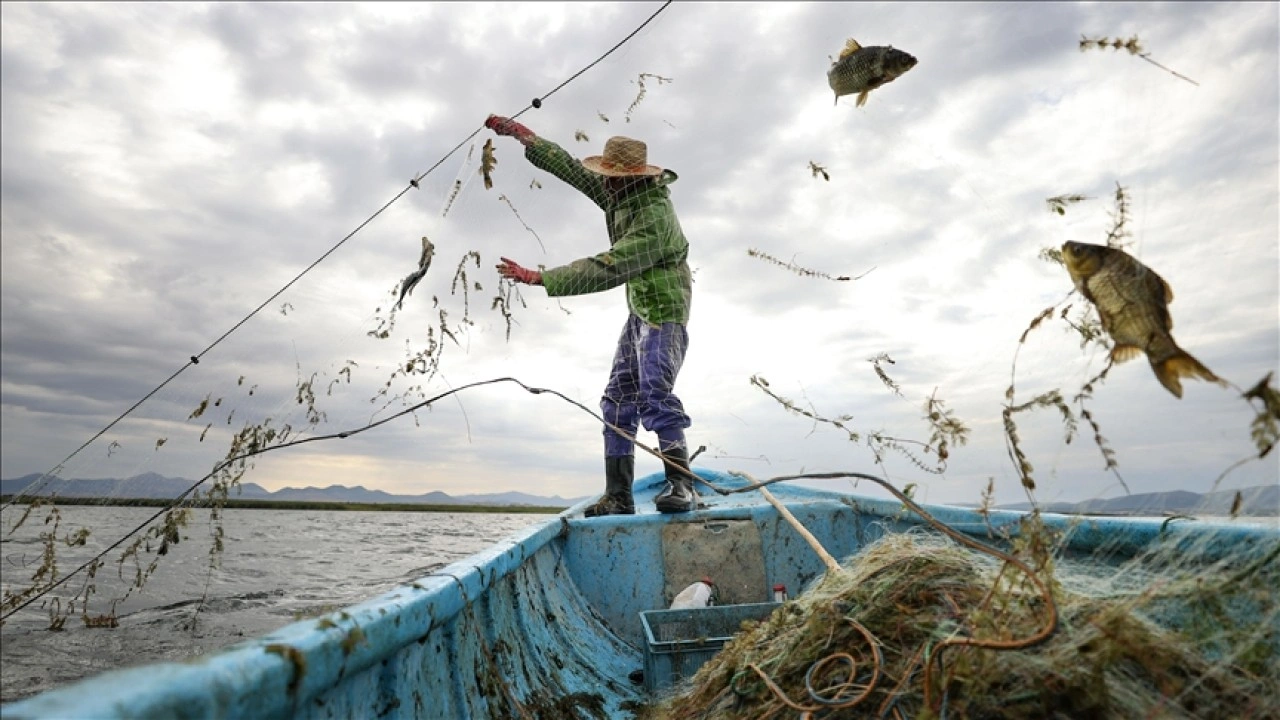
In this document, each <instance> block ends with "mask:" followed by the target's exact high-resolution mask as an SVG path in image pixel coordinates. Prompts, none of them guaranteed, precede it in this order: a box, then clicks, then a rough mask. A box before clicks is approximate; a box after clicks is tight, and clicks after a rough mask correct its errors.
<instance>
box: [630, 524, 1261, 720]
mask: <svg viewBox="0 0 1280 720" xmlns="http://www.w3.org/2000/svg"><path fill="white" fill-rule="evenodd" d="M1025 529H1026V527H1025V525H1024V530H1025ZM1041 530H1043V527H1041ZM1023 537H1028V538H1032V539H1034V538H1036V537H1040V538H1043V537H1044V535H1043V533H1040V534H1036V533H1032V534H1030V535H1023ZM1033 542H1034V540H1033ZM1020 543H1023V541H1020V540H1015V542H1014V549H1015V552H1017V551H1018V550H1019V547H1018V546H1019V544H1020ZM1165 545H1168V547H1161V548H1160V549H1158V550H1153V551H1149V552H1148V554H1147V555H1146V556H1145V557H1143V558H1141V559H1140V560H1131V561H1128V562H1125V563H1123V564H1120V565H1118V566H1117V565H1115V564H1107V565H1105V566H1103V567H1101V568H1100V566H1099V564H1098V563H1097V558H1098V555H1096V554H1095V555H1094V556H1093V558H1092V559H1085V560H1083V561H1081V560H1072V559H1068V558H1061V557H1060V558H1056V559H1051V558H1050V557H1049V556H1048V555H1041V558H1043V559H1044V560H1045V562H1039V561H1033V562H1031V563H1029V565H1031V566H1032V567H1034V568H1035V572H1036V573H1037V574H1038V575H1040V576H1041V578H1042V579H1043V580H1044V581H1045V582H1044V584H1043V585H1042V586H1041V587H1043V588H1044V589H1045V590H1047V591H1048V592H1051V593H1052V595H1053V597H1052V598H1046V597H1044V594H1043V593H1042V592H1040V591H1039V590H1037V589H1036V588H1037V586H1036V585H1033V584H1031V583H1028V582H1027V580H1028V579H1029V578H1026V577H1015V576H1016V575H1023V573H1022V572H1021V571H1019V570H1016V569H1015V568H1013V567H1011V566H1009V565H1008V564H1005V563H1000V562H997V561H996V560H995V559H994V558H993V557H991V556H988V555H985V554H982V553H979V552H975V551H972V550H969V549H966V548H963V547H961V546H960V545H958V544H956V543H954V542H952V541H950V540H949V539H948V538H946V537H944V536H942V535H938V534H935V533H929V532H910V533H895V534H891V535H887V536H885V537H884V538H882V539H880V540H879V541H877V542H876V543H875V544H873V545H871V546H869V547H868V548H866V550H865V551H864V552H862V553H859V554H858V555H856V556H854V557H853V558H851V559H850V560H849V561H847V562H846V563H844V564H843V566H842V568H843V572H839V573H828V574H827V576H826V577H825V578H823V579H821V580H819V581H818V582H817V583H815V587H813V588H811V589H809V590H808V591H807V592H805V593H804V594H803V595H801V596H799V597H797V598H796V599H794V600H793V601H790V602H787V603H786V604H784V605H783V606H781V607H780V608H779V609H778V610H777V611H775V612H774V613H773V614H772V615H771V616H770V617H769V618H768V619H766V620H764V621H761V622H759V623H744V624H743V629H742V631H741V632H740V633H739V634H738V635H737V636H736V637H735V638H734V639H733V640H732V641H731V642H730V643H728V644H727V645H726V646H725V648H724V650H723V651H722V652H721V653H720V654H718V655H717V656H716V657H715V658H713V659H712V660H711V661H709V662H708V663H707V664H705V665H703V666H702V668H701V669H700V670H699V671H698V673H697V674H696V675H695V676H694V677H693V678H691V679H690V680H689V681H688V682H687V683H686V684H685V686H684V687H682V688H678V689H677V690H676V692H677V693H679V694H677V695H674V696H671V697H668V698H667V699H665V700H664V701H663V702H661V703H660V704H657V705H655V706H653V707H651V708H649V710H648V712H647V713H646V715H645V717H649V718H658V717H661V718H673V719H681V718H753V719H756V720H767V719H768V718H795V717H801V718H815V719H816V718H896V719H904V718H937V717H946V718H1084V717H1089V718H1116V719H1120V718H1126V719H1127V718H1228V717H1230V718H1246V717H1247V718H1280V680H1277V673H1276V672H1275V668H1276V658H1277V657H1280V636H1278V635H1277V630H1276V628H1277V627H1280V625H1277V619H1280V614H1278V608H1277V593H1276V588H1277V587H1280V569H1278V568H1280V562H1278V560H1277V556H1278V555H1280V543H1275V546H1274V547H1264V548H1260V549H1259V548H1256V547H1255V548H1252V549H1251V552H1250V556H1251V558H1252V560H1251V561H1250V562H1247V563H1243V564H1242V563H1240V562H1239V560H1240V557H1239V553H1236V557H1235V560H1234V561H1233V560H1231V559H1226V560H1219V561H1216V562H1210V563H1208V564H1207V565H1206V564H1203V563H1198V562H1188V560H1189V559H1191V560H1194V558H1193V557H1192V556H1194V555H1196V552H1197V550H1196V549H1195V548H1189V547H1186V546H1177V545H1178V544H1177V543H1166V544H1165ZM1022 551H1023V552H1022V554H1024V556H1025V555H1031V556H1033V557H1034V555H1035V554H1036V553H1035V550H1034V548H1029V546H1028V545H1026V544H1023V547H1022ZM1254 551H1256V552H1254ZM1002 566H1003V567H1002ZM1193 566H1194V567H1193ZM1055 607H1056V612H1057V623H1056V627H1055V626H1054V624H1053V623H1050V625H1049V628H1047V629H1048V630H1050V632H1044V631H1043V630H1044V629H1042V627H1041V626H1043V625H1045V617H1046V615H1049V616H1052V613H1054V608H1055ZM1232 618H1235V621H1234V622H1233V621H1232ZM1240 618H1247V622H1246V623H1244V624H1241V623H1240V622H1239V619H1240ZM1040 633H1043V640H1042V641H1039V642H1035V643H1033V644H1032V645H1031V646H1029V647H1024V648H1022V649H1009V648H1008V646H1010V645H1014V644H1016V642H1015V641H1016V639H1018V638H1029V637H1031V638H1034V636H1036V635H1037V634H1040ZM956 637H965V638H968V639H969V640H971V641H976V642H974V643H971V644H969V645H968V646H956V644H955V640H954V639H955V638H956ZM948 639H950V642H951V643H952V644H951V646H950V647H946V645H947V642H946V641H948ZM966 642H967V641H966ZM1002 645H1004V646H1005V647H1004V648H1001V646H1002ZM943 647H946V652H945V653H941V652H940V650H941V649H942V648H943ZM939 655H941V657H939ZM930 664H935V667H933V668H932V672H930V670H929V669H928V666H929V665H930Z"/></svg>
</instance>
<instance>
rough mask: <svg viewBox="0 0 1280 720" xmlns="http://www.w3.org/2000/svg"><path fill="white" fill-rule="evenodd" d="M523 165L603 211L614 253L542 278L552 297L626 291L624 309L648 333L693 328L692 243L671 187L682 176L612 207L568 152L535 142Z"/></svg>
mask: <svg viewBox="0 0 1280 720" xmlns="http://www.w3.org/2000/svg"><path fill="white" fill-rule="evenodd" d="M524 154H525V157H526V158H527V159H528V160H529V162H530V163H532V164H533V165H534V166H535V167H538V168H541V169H542V170H546V171H547V172H549V173H551V174H552V175H555V176H556V177H558V178H560V179H561V180H563V181H565V182H566V183H568V184H570V185H572V186H573V187H575V188H577V189H578V190H580V191H581V192H582V193H583V194H584V195H586V196H587V197H588V198H590V199H591V201H592V202H594V203H595V204H596V205H598V206H599V207H600V209H601V210H604V217H605V225H606V227H607V228H608V231H609V250H607V251H606V252H602V253H600V254H599V255H596V256H594V257H589V258H582V259H581V260H575V261H573V262H571V263H569V264H568V265H563V266H561V267H557V268H551V269H548V270H543V271H542V284H543V286H544V287H545V288H546V290H547V295H549V296H551V297H559V296H564V295H586V294H588V293H596V292H601V291H603V290H609V289H611V288H615V287H617V286H619V285H622V284H624V283H625V284H626V286H627V307H628V309H630V310H631V312H632V313H634V314H635V315H636V316H637V317H639V318H640V319H641V320H644V321H645V322H647V323H649V324H650V325H661V324H662V323H679V324H681V325H686V324H688V322H689V306H690V303H691V302H692V296H693V274H692V273H691V272H690V271H689V263H688V262H686V259H687V258H688V256H689V243H688V242H687V241H686V240H685V239H684V232H683V231H682V230H681V229H680V223H679V221H678V220H677V219H676V211H675V208H674V207H673V206H672V205H671V199H670V192H669V191H668V190H667V185H670V184H671V183H673V182H675V181H676V179H677V176H676V174H675V173H674V172H672V171H670V170H664V171H663V172H662V175H660V176H659V177H658V181H657V183H655V184H654V186H653V187H651V188H648V189H646V190H642V191H641V192H639V193H636V194H634V195H629V196H628V197H625V198H623V199H622V200H620V201H614V200H612V199H611V198H610V197H609V195H608V194H607V193H606V192H605V189H604V179H603V178H602V177H601V176H599V175H597V174H595V173H593V172H591V171H590V170H587V169H586V168H584V167H583V166H582V163H580V162H578V161H577V160H576V159H574V158H573V157H572V156H570V155H569V153H568V152H566V151H565V150H564V148H562V147H560V146H559V145H557V144H555V143H553V142H551V141H550V140H544V139H542V138H538V139H537V140H535V141H534V142H533V144H531V145H529V146H528V147H526V148H525V151H524Z"/></svg>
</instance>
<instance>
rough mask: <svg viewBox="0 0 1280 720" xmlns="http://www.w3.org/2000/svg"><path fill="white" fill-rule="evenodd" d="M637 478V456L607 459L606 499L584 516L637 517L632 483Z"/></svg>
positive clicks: (605, 472)
mask: <svg viewBox="0 0 1280 720" xmlns="http://www.w3.org/2000/svg"><path fill="white" fill-rule="evenodd" d="M635 476H636V456H635V455H623V456H621V457H607V458H605V459H604V497H602V498H600V500H599V501H598V502H596V504H594V505H591V506H590V507H588V508H587V509H586V510H585V511H583V513H582V514H583V515H585V516H587V517H599V516H601V515H635V514H636V503H635V500H634V499H633V498H632V496H631V483H632V481H633V480H635Z"/></svg>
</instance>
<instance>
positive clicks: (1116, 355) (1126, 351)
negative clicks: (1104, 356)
mask: <svg viewBox="0 0 1280 720" xmlns="http://www.w3.org/2000/svg"><path fill="white" fill-rule="evenodd" d="M1141 354H1142V348H1140V347H1138V346H1137V345H1116V346H1115V347H1113V348H1111V362H1113V363H1115V364H1117V365H1119V364H1121V363H1125V362H1128V361H1130V360H1132V359H1134V358H1136V357H1138V356H1139V355H1141Z"/></svg>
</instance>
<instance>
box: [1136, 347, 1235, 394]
mask: <svg viewBox="0 0 1280 720" xmlns="http://www.w3.org/2000/svg"><path fill="white" fill-rule="evenodd" d="M1151 369H1152V370H1154V371H1155V373H1156V379H1157V380H1159V381H1160V384H1161V385H1164V386H1165V388H1167V389H1168V390H1169V392H1171V393H1173V395H1174V397H1178V398H1181V397H1182V383H1181V382H1180V381H1179V378H1193V379H1199V380H1207V381H1209V382H1212V383H1217V384H1218V385H1222V386H1224V387H1225V386H1226V384H1227V383H1226V381H1225V380H1223V379H1222V378H1220V377H1218V376H1217V375H1214V374H1213V372H1212V371H1210V370H1209V368H1207V367H1205V366H1204V365H1203V364H1201V362H1200V361H1199V360H1197V359H1195V358H1193V357H1191V355H1189V354H1187V352H1186V351H1183V350H1179V351H1178V353H1177V354H1176V355H1174V356H1172V357H1169V358H1165V359H1164V360H1163V361H1161V362H1158V363H1156V362H1153V363H1151Z"/></svg>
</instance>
